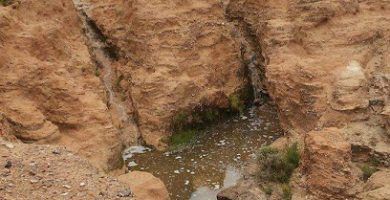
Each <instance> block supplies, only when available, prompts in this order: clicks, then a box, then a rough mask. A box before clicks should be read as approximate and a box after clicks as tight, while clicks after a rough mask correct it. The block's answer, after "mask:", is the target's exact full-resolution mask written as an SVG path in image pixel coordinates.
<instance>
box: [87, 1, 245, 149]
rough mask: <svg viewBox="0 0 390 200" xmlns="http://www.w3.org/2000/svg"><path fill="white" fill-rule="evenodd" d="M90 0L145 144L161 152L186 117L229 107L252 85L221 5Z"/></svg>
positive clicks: (90, 8)
mask: <svg viewBox="0 0 390 200" xmlns="http://www.w3.org/2000/svg"><path fill="white" fill-rule="evenodd" d="M85 2H86V3H89V9H88V11H87V13H88V16H89V17H90V18H91V19H92V20H93V21H94V23H96V25H97V26H98V27H99V29H101V31H102V33H103V34H104V35H105V36H106V37H107V38H108V42H109V43H110V44H111V45H112V46H113V47H115V48H114V49H115V51H116V53H117V54H118V55H119V56H120V58H121V59H120V61H119V62H120V63H121V64H118V65H117V66H116V68H115V72H116V76H117V77H118V79H117V80H118V82H119V83H118V90H120V91H121V92H125V93H128V94H129V96H131V100H130V101H132V105H133V106H134V110H135V112H136V116H137V119H138V120H137V122H138V125H139V129H140V132H141V134H142V137H143V139H144V140H145V141H146V143H147V144H151V145H154V146H155V147H158V148H161V147H163V146H164V144H163V143H162V142H161V141H160V140H161V138H164V137H167V136H169V135H170V134H171V127H170V124H171V120H172V118H173V117H174V116H175V115H177V114H178V113H180V112H181V111H183V110H191V109H193V108H195V107H197V106H204V107H218V108H227V104H226V103H225V102H228V98H229V96H230V95H232V94H234V93H236V92H238V91H239V90H240V89H243V88H244V87H246V86H247V84H248V78H247V75H245V68H244V67H245V66H244V65H243V64H242V63H241V59H242V58H241V53H240V43H239V40H238V36H234V35H233V34H232V30H233V29H232V26H230V25H228V24H227V23H226V20H225V13H224V7H223V4H222V3H221V2H219V1H216V0H202V1H160V0H155V1H104V2H103V1H95V0H92V1H90V2H88V1H85ZM119 77H122V78H119Z"/></svg>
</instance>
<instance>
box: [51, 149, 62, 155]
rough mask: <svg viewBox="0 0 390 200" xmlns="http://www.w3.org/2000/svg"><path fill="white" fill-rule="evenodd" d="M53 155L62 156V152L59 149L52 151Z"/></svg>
mask: <svg viewBox="0 0 390 200" xmlns="http://www.w3.org/2000/svg"><path fill="white" fill-rule="evenodd" d="M52 153H53V154H55V155H60V154H61V151H60V150H59V149H55V150H53V151H52Z"/></svg>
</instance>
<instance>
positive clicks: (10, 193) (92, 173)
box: [0, 139, 133, 200]
mask: <svg viewBox="0 0 390 200" xmlns="http://www.w3.org/2000/svg"><path fill="white" fill-rule="evenodd" d="M0 174H1V179H0V199H2V200H13V199H20V200H28V199H75V200H76V199H118V196H120V194H124V193H125V191H127V190H129V187H128V186H126V185H125V184H122V183H121V182H119V181H118V180H116V179H115V178H112V177H108V176H106V175H104V174H100V173H99V172H98V170H97V169H96V168H95V167H93V166H92V165H91V164H90V163H89V162H88V161H87V160H86V159H85V158H82V157H80V156H76V155H74V154H72V153H71V152H69V151H68V150H66V149H65V148H63V147H56V146H47V145H35V144H29V145H26V144H11V143H8V142H4V141H3V140H2V139H0ZM120 199H133V198H132V196H131V195H124V196H122V198H120Z"/></svg>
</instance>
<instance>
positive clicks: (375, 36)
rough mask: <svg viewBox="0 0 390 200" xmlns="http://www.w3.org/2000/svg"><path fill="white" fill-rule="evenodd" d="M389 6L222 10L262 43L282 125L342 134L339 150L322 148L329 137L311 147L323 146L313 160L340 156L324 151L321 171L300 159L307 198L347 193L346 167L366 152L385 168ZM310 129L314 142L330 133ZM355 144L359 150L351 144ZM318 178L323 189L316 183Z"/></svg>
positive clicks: (288, 2)
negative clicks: (325, 161)
mask: <svg viewBox="0 0 390 200" xmlns="http://www.w3.org/2000/svg"><path fill="white" fill-rule="evenodd" d="M389 10H390V3H389V1H370V0H367V1H328V0H318V1H298V0H296V1H295V0H277V1H267V0H264V1H262V0H261V1H255V0H253V1H252V0H232V1H230V2H229V6H228V9H227V14H228V16H229V17H230V18H231V20H233V21H237V22H239V23H245V24H247V26H248V27H249V30H251V31H252V35H254V36H255V37H256V38H257V41H258V44H257V45H258V46H260V47H261V49H262V53H263V55H264V57H265V76H266V80H267V89H268V91H269V94H270V96H271V97H272V98H273V100H274V101H275V103H276V104H277V105H278V107H279V109H280V116H281V120H282V123H283V125H284V126H285V128H286V129H287V130H290V132H294V133H298V134H300V135H301V136H302V137H303V138H304V137H305V136H306V134H307V133H308V132H310V131H319V133H322V134H325V133H326V132H329V131H325V130H324V129H326V130H328V128H329V127H333V128H334V129H331V130H333V131H331V132H332V133H331V134H336V135H338V136H337V137H340V140H344V139H345V145H347V146H346V149H344V150H342V149H339V150H332V149H333V148H336V147H331V148H327V147H326V146H328V145H333V144H331V143H332V140H333V139H330V140H329V141H328V142H326V141H324V142H322V143H321V144H318V146H317V147H316V148H318V151H324V152H323V153H321V156H320V157H319V158H318V159H324V158H323V157H322V156H324V155H328V156H329V155H332V154H335V155H338V154H340V155H339V156H342V157H343V159H345V161H341V162H340V161H338V160H337V159H338V158H335V157H334V156H333V157H332V156H329V157H330V160H328V161H327V162H330V163H328V164H326V163H322V164H321V166H323V167H324V169H320V168H317V167H315V166H316V163H318V162H315V161H313V160H304V161H303V163H304V164H305V162H306V164H307V165H309V166H311V167H313V168H314V169H313V172H315V173H317V175H314V174H311V172H307V171H306V172H303V173H308V174H307V175H308V177H307V178H308V179H307V182H306V181H304V182H305V184H306V185H308V186H307V187H308V188H307V189H308V190H307V191H308V192H309V193H311V194H314V196H313V198H319V199H329V198H330V199H331V198H340V199H342V198H347V197H348V196H349V197H351V195H352V196H354V194H351V193H348V194H347V190H348V189H349V187H350V186H348V184H351V183H352V184H358V183H359V181H358V179H356V177H357V175H356V174H354V173H353V169H352V167H348V165H349V164H350V163H351V162H352V160H354V161H356V160H359V161H367V160H368V159H372V158H373V159H377V160H379V161H380V162H381V163H382V166H385V167H386V166H388V163H389V159H390V158H389V153H390V148H389V141H390V140H389V139H390V138H389V132H388V120H389V118H388V117H389V116H388V106H389V103H390V102H389V97H390V95H389V94H390V91H389V72H390V71H389V70H390V66H389V59H390V51H389V41H390V35H389V27H390V26H389V25H390V24H389V22H390V15H389V13H390V12H389ZM386 127H387V128H386ZM322 130H324V131H322ZM324 132H325V133H324ZM311 135H312V136H311V137H314V138H317V137H318V138H317V139H319V140H321V141H322V140H324V139H325V138H326V137H331V136H326V137H325V138H322V139H321V137H322V136H316V135H315V133H311ZM301 140H302V139H301ZM325 140H328V139H325ZM334 140H337V139H334ZM337 141H338V142H341V141H339V140H337ZM327 143H328V144H327ZM336 144H337V143H336ZM336 144H334V145H336ZM323 145H325V146H323ZM303 148H305V149H306V150H305V152H304V154H305V155H307V156H309V157H311V156H312V157H313V158H314V157H316V156H315V154H316V153H319V152H318V151H317V150H316V151H314V152H313V151H311V148H312V143H305V144H304V146H303ZM337 148H338V147H337ZM337 148H336V149H337ZM360 148H363V149H365V150H364V151H363V152H365V153H362V150H356V149H360ZM362 154H363V156H362ZM364 154H365V155H364ZM331 163H339V164H340V167H339V168H338V169H335V168H334V164H331ZM343 163H344V164H343ZM348 163H349V164H348ZM309 168H310V167H309ZM328 170H331V171H328ZM333 170H334V171H333ZM335 173H336V174H338V173H341V174H340V176H339V175H336V176H334V174H335ZM343 174H344V175H343ZM315 176H317V178H316V177H315ZM320 177H331V179H329V180H327V179H326V178H325V179H324V178H320ZM354 180H355V181H354ZM327 181H330V182H328V183H326V182H327ZM333 181H336V182H333ZM335 183H337V184H335ZM305 184H304V185H305ZM322 184H324V185H326V187H323V186H319V187H316V186H315V185H322ZM337 185H339V186H337ZM305 187H306V186H305ZM332 187H337V188H334V189H332ZM355 192H356V191H355ZM352 193H353V192H352ZM324 194H325V195H324ZM326 195H328V196H326ZM338 195H340V196H338ZM354 198H355V197H354Z"/></svg>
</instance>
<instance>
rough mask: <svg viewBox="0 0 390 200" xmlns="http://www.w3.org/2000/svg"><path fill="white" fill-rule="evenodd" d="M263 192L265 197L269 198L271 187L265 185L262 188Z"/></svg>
mask: <svg viewBox="0 0 390 200" xmlns="http://www.w3.org/2000/svg"><path fill="white" fill-rule="evenodd" d="M263 191H264V192H265V194H266V195H268V196H271V195H272V192H273V189H272V186H271V185H268V184H267V185H265V186H264V187H263Z"/></svg>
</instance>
